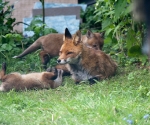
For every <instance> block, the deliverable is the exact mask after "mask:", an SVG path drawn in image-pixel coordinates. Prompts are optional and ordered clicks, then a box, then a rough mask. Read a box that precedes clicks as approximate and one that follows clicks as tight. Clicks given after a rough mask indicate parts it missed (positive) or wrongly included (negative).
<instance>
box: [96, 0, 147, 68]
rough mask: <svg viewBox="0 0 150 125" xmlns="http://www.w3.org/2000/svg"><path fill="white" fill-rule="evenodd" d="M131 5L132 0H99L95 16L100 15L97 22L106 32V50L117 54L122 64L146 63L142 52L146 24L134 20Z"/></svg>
mask: <svg viewBox="0 0 150 125" xmlns="http://www.w3.org/2000/svg"><path fill="white" fill-rule="evenodd" d="M130 5H131V1H130V0H116V1H114V0H97V2H96V4H95V16H94V17H97V19H98V17H99V20H97V22H101V24H102V29H101V31H104V32H105V49H104V50H105V51H107V52H108V53H110V54H111V55H115V56H116V57H117V58H118V61H119V62H120V63H121V64H122V65H127V64H131V63H135V62H142V64H145V63H146V61H147V57H146V56H143V55H142V52H141V45H142V42H141V41H142V38H143V33H144V25H142V24H140V23H135V22H134V21H133V19H132V16H131V6H130ZM108 48H109V49H108ZM110 48H111V49H110Z"/></svg>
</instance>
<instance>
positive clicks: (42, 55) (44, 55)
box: [39, 50, 50, 69]
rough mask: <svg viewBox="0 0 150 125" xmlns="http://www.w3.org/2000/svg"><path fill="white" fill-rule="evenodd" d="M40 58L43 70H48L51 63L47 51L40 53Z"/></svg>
mask: <svg viewBox="0 0 150 125" xmlns="http://www.w3.org/2000/svg"><path fill="white" fill-rule="evenodd" d="M39 56H40V59H41V63H42V65H43V68H44V69H46V68H47V63H48V62H49V61H50V55H49V54H48V53H47V52H46V51H44V50H42V51H41V52H40V53H39Z"/></svg>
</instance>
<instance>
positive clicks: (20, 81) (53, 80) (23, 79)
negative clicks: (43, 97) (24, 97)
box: [0, 63, 63, 91]
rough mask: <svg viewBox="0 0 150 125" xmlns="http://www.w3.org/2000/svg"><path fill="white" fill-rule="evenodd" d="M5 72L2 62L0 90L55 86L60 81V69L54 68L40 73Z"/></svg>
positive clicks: (59, 83)
mask: <svg viewBox="0 0 150 125" xmlns="http://www.w3.org/2000/svg"><path fill="white" fill-rule="evenodd" d="M5 72H6V64H5V63H3V65H2V70H1V72H0V80H1V81H2V84H1V85H0V91H10V90H12V89H14V90H15V91H20V90H26V89H49V88H52V89H54V88H56V87H58V86H60V85H61V83H62V73H63V71H62V70H58V71H57V70H55V71H54V72H41V73H29V74H23V75H21V74H20V73H18V72H14V73H10V74H8V75H6V74H5Z"/></svg>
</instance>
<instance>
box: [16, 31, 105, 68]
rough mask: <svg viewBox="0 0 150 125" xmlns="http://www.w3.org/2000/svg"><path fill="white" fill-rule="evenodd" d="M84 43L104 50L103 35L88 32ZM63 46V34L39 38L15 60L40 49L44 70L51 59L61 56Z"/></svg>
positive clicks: (83, 37)
mask: <svg viewBox="0 0 150 125" xmlns="http://www.w3.org/2000/svg"><path fill="white" fill-rule="evenodd" d="M82 39H83V42H84V43H85V44H86V45H87V46H91V47H93V48H95V49H102V47H103V43H104V42H103V34H100V33H92V32H91V31H89V30H88V31H87V33H86V35H83V36H82ZM62 44H63V34H57V33H52V34H48V35H45V36H42V37H40V38H38V39H37V40H36V41H35V42H34V43H33V44H31V45H30V46H29V47H28V48H27V49H26V50H25V51H24V52H23V53H21V54H20V55H18V56H14V57H13V58H22V57H24V56H26V55H27V54H29V53H31V52H34V51H36V50H37V49H39V48H40V47H42V50H41V51H40V54H39V55H40V59H41V63H42V64H43V68H44V69H46V68H47V63H48V62H49V61H50V59H51V58H53V57H56V56H58V55H59V50H60V47H61V46H62Z"/></svg>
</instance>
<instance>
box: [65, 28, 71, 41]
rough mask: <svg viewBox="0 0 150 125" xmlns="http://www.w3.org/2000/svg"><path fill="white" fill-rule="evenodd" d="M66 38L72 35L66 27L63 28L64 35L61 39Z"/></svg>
mask: <svg viewBox="0 0 150 125" xmlns="http://www.w3.org/2000/svg"><path fill="white" fill-rule="evenodd" d="M66 38H67V39H72V35H71V33H70V32H69V30H68V28H66V29H65V35H64V37H63V41H65V40H66Z"/></svg>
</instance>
